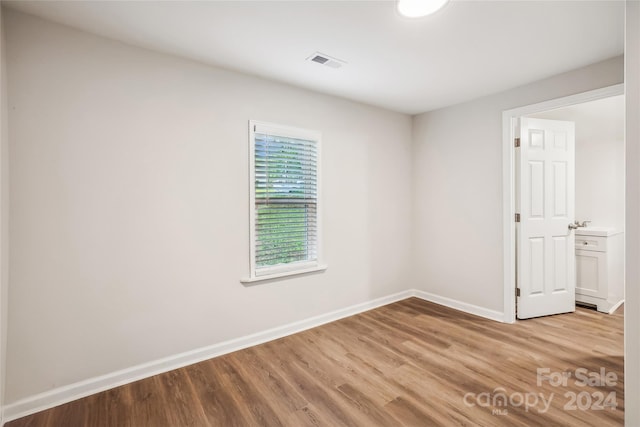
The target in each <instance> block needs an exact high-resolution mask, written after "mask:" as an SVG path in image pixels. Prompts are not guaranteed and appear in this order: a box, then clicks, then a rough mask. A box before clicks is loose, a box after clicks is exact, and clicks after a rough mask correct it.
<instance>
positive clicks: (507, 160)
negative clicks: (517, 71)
mask: <svg viewBox="0 0 640 427" xmlns="http://www.w3.org/2000/svg"><path fill="white" fill-rule="evenodd" d="M617 95H624V84H623V83H620V84H617V85H613V86H607V87H604V88H601V89H595V90H590V91H588V92H582V93H578V94H575V95H570V96H565V97H562V98H556V99H552V100H549V101H544V102H539V103H537V104H531V105H525V106H522V107H518V108H513V109H510V110H505V111H503V112H502V213H503V215H502V222H503V230H504V231H503V266H504V267H503V268H504V269H503V282H504V306H503V307H504V322H505V323H514V322H515V321H516V223H515V220H514V217H515V213H516V209H515V206H516V188H515V170H516V169H515V147H514V144H513V141H514V138H515V130H516V129H515V127H516V120H517V119H518V118H519V117H521V116H526V115H530V114H536V113H541V112H543V111H548V110H553V109H556V108H561V107H568V106H571V105H576V104H582V103H585V102H589V101H595V100H598V99H603V98H609V97H612V96H617Z"/></svg>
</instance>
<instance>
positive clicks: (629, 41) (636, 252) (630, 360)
mask: <svg viewBox="0 0 640 427" xmlns="http://www.w3.org/2000/svg"><path fill="white" fill-rule="evenodd" d="M625 20H626V25H625V27H626V28H625V98H626V118H627V120H626V134H625V142H626V161H627V200H626V202H627V203H626V208H627V217H626V233H625V234H626V256H627V258H626V270H625V274H626V280H625V282H626V288H625V310H624V326H625V328H624V340H625V359H624V362H625V364H624V395H625V401H626V402H631V404H628V405H625V409H624V418H625V425H626V426H628V427H636V426H640V405H638V404H637V403H638V402H639V401H640V327H639V325H640V167H639V166H640V121H639V120H638V117H640V2H638V1H635V0H630V1H627V3H626V17H625Z"/></svg>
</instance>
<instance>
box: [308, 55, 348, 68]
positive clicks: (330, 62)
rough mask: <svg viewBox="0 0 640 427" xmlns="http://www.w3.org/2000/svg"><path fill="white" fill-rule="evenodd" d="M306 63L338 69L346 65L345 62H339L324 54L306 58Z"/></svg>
mask: <svg viewBox="0 0 640 427" xmlns="http://www.w3.org/2000/svg"><path fill="white" fill-rule="evenodd" d="M307 61H311V62H316V63H318V64H321V65H325V66H327V67H331V68H340V67H342V66H343V65H345V64H346V62H344V61H341V60H339V59H336V58H332V57H330V56H329V55H325V54H324V53H320V52H316V53H314V54H313V55H311V56H310V57H308V58H307Z"/></svg>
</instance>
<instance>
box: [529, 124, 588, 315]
mask: <svg viewBox="0 0 640 427" xmlns="http://www.w3.org/2000/svg"><path fill="white" fill-rule="evenodd" d="M516 158H517V166H518V167H519V169H518V172H517V174H516V175H517V176H518V178H519V179H518V180H517V182H516V186H517V191H518V192H519V193H518V197H517V198H516V200H517V205H516V212H518V213H520V222H519V223H518V224H517V226H516V235H517V286H518V288H519V293H520V295H519V297H518V298H517V305H518V309H517V314H518V319H528V318H531V317H538V316H546V315H550V314H558V313H567V312H572V311H575V285H576V269H575V263H576V262H575V235H574V232H573V230H571V229H569V223H572V222H573V221H574V219H575V218H574V215H575V194H574V193H575V126H574V123H573V122H565V121H558V120H542V119H532V118H524V117H523V118H521V119H520V148H517V149H516Z"/></svg>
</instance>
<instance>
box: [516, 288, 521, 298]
mask: <svg viewBox="0 0 640 427" xmlns="http://www.w3.org/2000/svg"><path fill="white" fill-rule="evenodd" d="M519 296H520V288H516V297H519Z"/></svg>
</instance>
